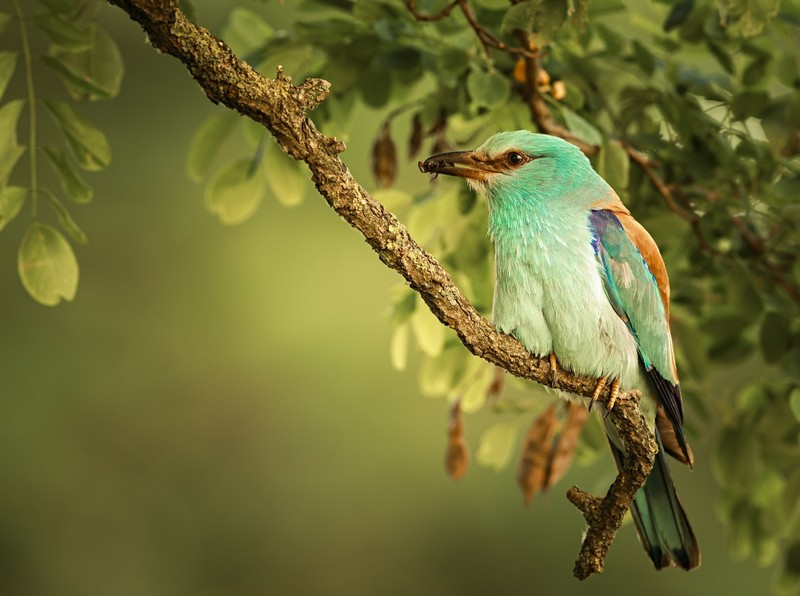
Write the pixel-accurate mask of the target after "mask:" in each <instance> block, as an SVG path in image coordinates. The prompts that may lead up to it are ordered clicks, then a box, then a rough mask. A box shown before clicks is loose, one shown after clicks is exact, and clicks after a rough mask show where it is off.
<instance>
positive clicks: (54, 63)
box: [41, 52, 111, 99]
mask: <svg viewBox="0 0 800 596" xmlns="http://www.w3.org/2000/svg"><path fill="white" fill-rule="evenodd" d="M64 55H66V56H68V55H69V54H68V53H66V52H65V54H64ZM41 60H42V63H43V64H44V65H45V66H47V67H49V68H51V69H53V70H54V71H55V72H57V73H58V74H59V75H61V79H62V80H63V81H64V85H66V86H67V90H68V91H69V93H70V95H72V96H73V97H74V96H75V95H76V94H78V93H80V94H82V95H83V96H85V97H90V98H92V99H100V98H102V99H108V98H110V97H111V95H109V94H108V92H107V91H106V90H105V89H103V88H102V87H100V86H99V85H97V83H95V82H94V81H93V80H92V79H91V78H89V77H88V76H86V75H85V74H84V73H82V72H81V71H80V70H77V69H75V68H73V67H72V66H71V65H70V64H68V63H66V62H64V61H62V60H61V59H60V58H57V57H56V56H42V58H41Z"/></svg>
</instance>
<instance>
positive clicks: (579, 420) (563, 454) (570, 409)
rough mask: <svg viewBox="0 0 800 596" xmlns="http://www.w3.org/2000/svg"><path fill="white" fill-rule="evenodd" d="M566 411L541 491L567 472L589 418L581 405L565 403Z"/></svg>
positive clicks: (587, 411)
mask: <svg viewBox="0 0 800 596" xmlns="http://www.w3.org/2000/svg"><path fill="white" fill-rule="evenodd" d="M566 409H567V421H566V422H565V423H564V428H563V429H562V430H561V434H560V435H559V436H558V437H557V438H556V440H555V443H554V444H553V448H552V450H551V452H550V461H549V462H548V464H547V474H546V475H545V479H544V484H543V485H542V489H548V488H550V487H551V486H553V485H554V484H555V483H556V482H558V481H559V480H561V478H562V477H563V476H564V474H566V473H567V470H569V466H570V464H572V458H573V457H575V449H577V447H578V439H580V436H581V431H582V430H583V426H584V425H585V424H586V420H587V419H588V417H589V410H587V409H586V408H585V407H584V406H583V405H581V404H574V403H572V402H566Z"/></svg>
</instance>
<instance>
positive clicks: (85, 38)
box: [33, 12, 92, 52]
mask: <svg viewBox="0 0 800 596" xmlns="http://www.w3.org/2000/svg"><path fill="white" fill-rule="evenodd" d="M33 21H34V22H35V23H36V25H37V26H38V27H39V29H41V30H42V31H44V32H45V34H47V36H48V37H49V38H50V41H52V42H53V44H55V45H56V46H58V47H60V48H64V49H65V50H69V51H71V52H81V51H83V50H87V49H89V47H90V46H91V45H92V41H91V38H90V36H89V31H88V30H86V29H80V28H78V27H76V26H75V24H74V23H73V22H72V21H71V20H69V19H68V18H66V17H62V16H60V15H57V14H54V13H52V12H43V13H40V14H38V15H36V16H35V17H33Z"/></svg>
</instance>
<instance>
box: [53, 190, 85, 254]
mask: <svg viewBox="0 0 800 596" xmlns="http://www.w3.org/2000/svg"><path fill="white" fill-rule="evenodd" d="M44 195H45V196H46V197H47V200H48V201H49V202H50V206H51V207H52V208H53V211H55V213H56V217H57V218H58V223H59V224H60V225H61V228H62V229H63V230H64V231H65V232H66V233H67V234H69V235H70V236H71V237H72V239H73V240H74V241H75V242H77V243H78V244H86V240H87V238H86V234H85V233H84V232H83V230H81V229H80V227H79V226H78V224H77V223H75V220H74V219H72V216H71V215H70V214H69V211H67V208H66V207H64V205H63V204H62V203H61V201H59V200H58V199H57V198H56V197H55V196H54V195H53V193H51V192H47V191H45V192H44Z"/></svg>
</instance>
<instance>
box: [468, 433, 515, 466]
mask: <svg viewBox="0 0 800 596" xmlns="http://www.w3.org/2000/svg"><path fill="white" fill-rule="evenodd" d="M518 432H519V429H518V428H517V425H515V424H510V423H508V422H498V423H496V424H494V425H492V426H490V427H489V428H487V429H486V430H485V431H483V434H482V435H481V438H480V443H479V444H478V453H477V455H476V458H477V460H478V463H480V464H481V465H483V466H486V467H489V468H494V469H495V470H502V469H503V468H505V467H506V466H507V465H508V463H509V461H511V455H512V454H513V452H514V444H515V443H516V439H517V433H518Z"/></svg>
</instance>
